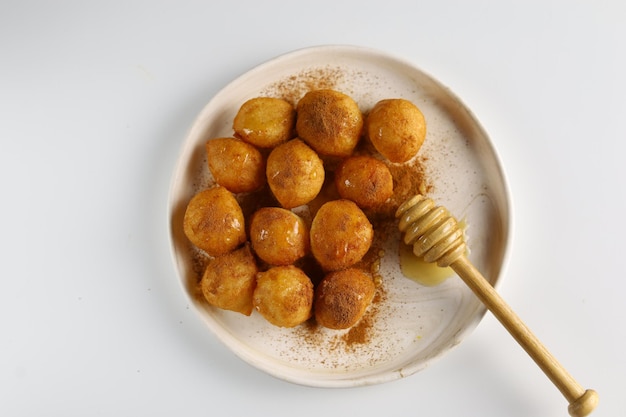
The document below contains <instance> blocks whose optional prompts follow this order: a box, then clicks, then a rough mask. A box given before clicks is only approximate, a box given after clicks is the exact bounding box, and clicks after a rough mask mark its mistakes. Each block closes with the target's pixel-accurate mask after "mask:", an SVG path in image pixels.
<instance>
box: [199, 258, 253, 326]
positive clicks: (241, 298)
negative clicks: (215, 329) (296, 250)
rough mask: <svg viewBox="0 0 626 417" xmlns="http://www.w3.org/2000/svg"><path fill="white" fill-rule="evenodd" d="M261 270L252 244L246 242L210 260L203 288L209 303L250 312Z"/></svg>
mask: <svg viewBox="0 0 626 417" xmlns="http://www.w3.org/2000/svg"><path fill="white" fill-rule="evenodd" d="M258 272H259V269H258V268H257V264H256V260H255V258H254V255H253V254H252V251H251V250H250V246H249V245H244V246H242V247H241V248H240V249H236V250H234V251H232V252H229V253H227V254H224V255H220V256H218V257H216V258H213V259H212V260H211V261H209V263H208V265H207V267H206V269H205V270H204V274H203V275H202V279H201V281H200V288H201V289H202V294H203V295H204V298H205V299H206V301H207V302H208V303H209V304H211V305H213V306H215V307H218V308H221V309H224V310H231V311H235V312H237V313H241V314H244V315H246V316H249V315H250V314H251V313H252V295H253V294H254V289H255V288H256V275H257V273H258Z"/></svg>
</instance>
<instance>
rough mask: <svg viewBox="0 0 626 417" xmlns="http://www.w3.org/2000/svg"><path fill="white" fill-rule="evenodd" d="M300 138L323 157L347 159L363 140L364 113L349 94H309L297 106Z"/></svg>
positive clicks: (314, 92) (331, 91)
mask: <svg viewBox="0 0 626 417" xmlns="http://www.w3.org/2000/svg"><path fill="white" fill-rule="evenodd" d="M296 110H297V117H296V132H297V134H298V137H299V138H300V139H302V140H303V141H305V142H306V143H307V144H308V145H309V146H311V147H312V148H313V149H314V150H315V151H316V152H318V153H319V154H321V155H328V156H338V157H346V156H349V155H351V154H352V151H354V148H355V147H356V145H357V144H358V142H359V139H360V138H361V133H362V130H363V114H362V113H361V110H360V109H359V106H358V105H357V103H356V102H355V101H354V100H353V99H352V98H351V97H350V96H348V95H346V94H343V93H341V92H338V91H335V90H328V89H324V90H313V91H309V92H308V93H306V94H305V95H304V97H302V98H301V99H300V101H299V102H298V104H297V108H296Z"/></svg>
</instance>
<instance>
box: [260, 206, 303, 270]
mask: <svg viewBox="0 0 626 417" xmlns="http://www.w3.org/2000/svg"><path fill="white" fill-rule="evenodd" d="M250 243H251V244H252V249H254V252H255V253H256V254H257V256H258V257H259V258H261V259H262V260H264V261H265V262H267V263H268V264H270V265H290V264H292V263H294V262H296V261H297V260H298V259H300V258H302V257H303V256H304V255H306V253H307V252H308V250H309V229H308V228H307V226H306V225H305V224H304V220H302V218H300V216H298V215H297V214H295V213H292V212H291V211H289V210H287V209H284V208H280V207H263V208H260V209H259V210H257V211H256V212H255V213H254V214H253V216H252V220H251V221H250Z"/></svg>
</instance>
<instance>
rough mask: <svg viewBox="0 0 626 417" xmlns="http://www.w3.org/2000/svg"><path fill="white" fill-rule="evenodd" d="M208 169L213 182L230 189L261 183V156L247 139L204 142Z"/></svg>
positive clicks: (241, 190)
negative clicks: (245, 140) (244, 140)
mask: <svg viewBox="0 0 626 417" xmlns="http://www.w3.org/2000/svg"><path fill="white" fill-rule="evenodd" d="M205 148H206V153H207V161H208V165H209V170H210V171H211V174H212V175H213V178H214V179H215V182H216V183H218V184H219V185H221V186H222V187H224V188H226V189H228V190H229V191H231V192H233V193H247V192H252V191H256V190H258V189H260V188H261V187H263V186H264V185H265V181H266V178H265V159H264V158H263V156H262V155H261V152H259V150H258V149H257V148H255V147H254V146H252V145H250V144H249V143H246V142H243V141H241V140H239V139H235V138H216V139H211V140H208V141H207V142H206V145H205Z"/></svg>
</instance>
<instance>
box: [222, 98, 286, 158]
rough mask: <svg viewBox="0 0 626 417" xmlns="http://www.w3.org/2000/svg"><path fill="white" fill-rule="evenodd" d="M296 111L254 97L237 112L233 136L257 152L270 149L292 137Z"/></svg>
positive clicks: (281, 103)
mask: <svg viewBox="0 0 626 417" xmlns="http://www.w3.org/2000/svg"><path fill="white" fill-rule="evenodd" d="M295 121H296V111H295V109H294V108H293V106H292V105H291V103H289V102H288V101H286V100H283V99H279V98H271V97H256V98H253V99H250V100H248V101H246V102H245V103H243V105H242V106H241V107H240V108H239V111H238V112H237V115H236V116H235V120H234V121H233V129H234V131H235V136H236V137H238V138H241V139H243V140H245V141H246V142H248V143H251V144H253V145H255V146H258V147H259V148H273V147H275V146H277V145H279V144H281V143H283V142H286V141H288V140H289V139H291V138H292V137H293V132H294V127H295Z"/></svg>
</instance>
